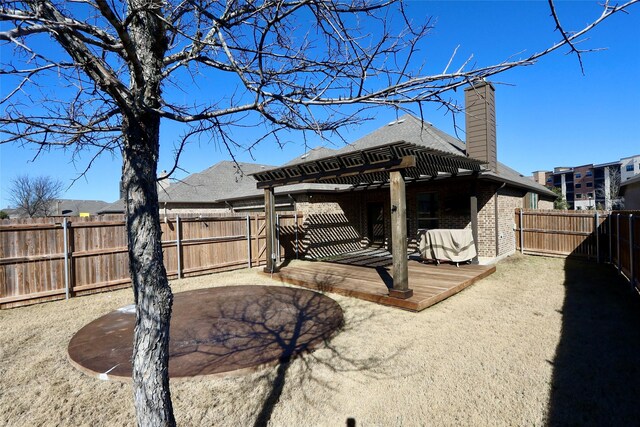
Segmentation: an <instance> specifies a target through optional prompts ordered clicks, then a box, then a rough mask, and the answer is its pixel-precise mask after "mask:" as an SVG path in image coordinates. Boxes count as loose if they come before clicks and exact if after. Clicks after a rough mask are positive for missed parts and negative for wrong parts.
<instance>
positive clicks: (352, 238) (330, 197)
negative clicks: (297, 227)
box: [296, 193, 362, 258]
mask: <svg viewBox="0 0 640 427" xmlns="http://www.w3.org/2000/svg"><path fill="white" fill-rule="evenodd" d="M358 199H359V195H358V194H357V193H356V194H354V193H335V194H312V195H308V194H305V195H298V196H296V210H298V211H300V212H302V214H303V215H304V225H303V229H304V237H303V239H302V242H303V250H304V253H305V257H306V258H322V257H329V256H332V255H337V254H341V253H345V252H351V251H354V250H358V249H360V248H361V247H362V244H361V242H362V232H361V219H360V215H361V213H360V206H359V205H360V203H359V201H358Z"/></svg>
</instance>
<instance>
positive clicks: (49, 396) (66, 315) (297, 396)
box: [0, 256, 640, 426]
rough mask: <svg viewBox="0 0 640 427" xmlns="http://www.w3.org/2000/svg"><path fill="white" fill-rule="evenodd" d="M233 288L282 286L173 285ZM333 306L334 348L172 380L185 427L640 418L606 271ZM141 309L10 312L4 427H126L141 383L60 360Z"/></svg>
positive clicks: (59, 305) (503, 266)
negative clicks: (403, 302)
mask: <svg viewBox="0 0 640 427" xmlns="http://www.w3.org/2000/svg"><path fill="white" fill-rule="evenodd" d="M227 284H274V283H273V282H271V281H270V280H269V278H268V277H265V276H262V275H259V274H258V273H257V271H255V270H253V271H248V270H244V271H238V272H230V273H222V274H216V275H211V276H202V277H198V278H193V279H185V280H181V281H175V282H173V284H172V285H173V288H174V291H175V292H181V291H186V290H190V289H196V288H200V287H207V286H223V285H227ZM331 296H332V298H334V299H336V300H337V301H338V302H339V303H340V304H341V306H342V307H343V309H344V312H345V327H344V329H343V330H342V331H341V332H340V333H339V334H338V335H337V336H336V337H335V338H334V339H333V340H332V341H331V342H330V343H329V345H328V346H327V347H326V348H323V349H320V350H318V351H316V352H314V353H312V354H309V355H306V356H305V357H303V358H299V359H296V360H294V361H293V362H291V363H290V364H289V365H287V366H280V367H269V368H265V369H262V370H260V371H257V372H254V373H251V374H247V375H242V376H235V377H234V376H231V377H226V378H200V379H193V380H191V381H182V382H177V383H175V384H172V394H173V402H174V406H175V413H176V417H177V421H178V423H179V424H181V425H185V426H186V425H207V426H208V425H229V426H242V425H252V424H254V423H255V422H256V420H257V419H258V417H260V420H261V421H267V420H268V421H269V422H270V424H271V425H276V426H290V425H326V426H340V425H345V422H346V420H347V419H348V418H353V419H355V421H356V425H358V426H367V425H407V426H413V425H460V424H463V425H541V424H544V423H545V422H549V423H551V424H565V423H569V424H592V423H593V424H599V423H600V422H604V421H606V420H611V421H613V424H617V425H622V424H626V425H629V424H630V423H631V422H637V420H638V419H640V418H638V416H639V412H640V411H639V408H640V405H638V404H637V403H636V402H637V396H638V395H639V394H638V391H639V388H640V373H639V369H640V368H639V367H638V363H637V361H638V355H640V336H639V335H638V334H639V332H638V331H640V327H639V326H640V320H639V319H640V317H639V313H640V309H639V308H638V304H637V301H634V300H633V298H631V294H630V293H627V292H626V291H625V290H624V284H623V283H622V282H620V281H619V280H618V279H616V277H615V273H614V272H613V270H611V268H610V267H607V266H595V265H588V264H582V263H574V262H571V261H570V262H567V263H565V261H564V260H559V259H546V258H539V257H521V256H516V257H513V258H511V259H507V260H505V261H503V262H501V263H500V264H499V265H498V271H497V272H496V273H495V274H494V275H492V276H490V277H489V278H487V279H484V280H482V281H480V282H479V283H477V284H475V285H474V286H472V287H470V288H468V289H466V290H465V291H463V292H462V293H460V294H458V295H456V296H454V297H452V298H450V299H448V300H445V301H444V302H442V303H440V304H437V305H436V306H433V307H431V308H429V309H427V310H425V311H423V312H421V313H418V314H414V313H407V312H403V311H400V310H397V309H393V308H387V307H383V306H378V305H375V304H372V303H368V302H364V301H359V300H354V299H350V298H344V297H340V296H336V295H331ZM131 302H132V295H131V292H130V291H129V290H123V291H117V292H112V293H105V294H98V295H93V296H88V297H82V298H76V299H72V300H69V301H66V302H53V303H46V304H41V305H36V306H31V307H23V308H18V309H12V310H4V311H1V312H0V325H1V335H0V379H1V380H0V381H1V386H0V424H3V425H4V424H6V425H12V426H22V425H25V426H26V425H73V426H76V425H77V426H80V425H87V426H98V425H131V424H132V423H133V420H134V416H133V405H132V394H131V388H130V387H131V386H130V385H128V384H120V383H114V382H103V381H99V380H96V379H94V378H90V377H88V376H86V375H84V374H82V373H81V372H79V371H77V370H76V369H74V368H73V367H71V365H70V364H69V363H68V362H67V358H66V345H67V343H68V342H69V340H70V338H71V337H72V335H73V334H74V333H75V332H76V331H77V330H78V329H79V328H80V327H82V326H83V325H85V324H86V323H88V322H89V321H91V320H93V319H95V318H96V317H99V316H101V315H103V314H106V313H108V312H109V311H111V310H114V309H116V308H118V307H121V306H124V305H126V304H130V303H131ZM559 344H560V346H559ZM603 351H604V352H606V354H607V356H606V357H600V355H601V354H602V352H603ZM634 369H635V370H634ZM276 399H277V403H275V404H273V402H274V401H275V400H276ZM259 414H260V415H259Z"/></svg>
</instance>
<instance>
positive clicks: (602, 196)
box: [533, 155, 640, 210]
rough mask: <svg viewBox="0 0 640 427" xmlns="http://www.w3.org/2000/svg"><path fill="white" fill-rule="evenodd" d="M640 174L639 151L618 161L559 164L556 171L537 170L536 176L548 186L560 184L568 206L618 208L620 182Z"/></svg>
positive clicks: (557, 186)
mask: <svg viewBox="0 0 640 427" xmlns="http://www.w3.org/2000/svg"><path fill="white" fill-rule="evenodd" d="M638 174H640V155H636V156H630V157H624V158H622V159H620V160H619V161H615V162H609V163H601V164H597V165H594V164H586V165H581V166H571V167H569V166H559V167H556V168H554V169H553V171H535V172H533V180H534V181H536V182H537V183H539V184H542V185H545V186H547V187H548V188H553V187H556V188H560V189H561V190H562V195H563V196H564V197H565V199H566V200H567V204H568V205H569V209H575V210H584V209H597V208H599V209H606V210H610V209H615V208H617V207H618V206H619V202H620V200H619V197H618V192H619V188H620V184H621V183H623V182H625V181H626V180H628V179H629V178H632V177H634V176H636V175H638Z"/></svg>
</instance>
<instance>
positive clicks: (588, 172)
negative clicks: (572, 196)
mask: <svg viewBox="0 0 640 427" xmlns="http://www.w3.org/2000/svg"><path fill="white" fill-rule="evenodd" d="M584 176H593V172H591V171H587V173H586V174H584Z"/></svg>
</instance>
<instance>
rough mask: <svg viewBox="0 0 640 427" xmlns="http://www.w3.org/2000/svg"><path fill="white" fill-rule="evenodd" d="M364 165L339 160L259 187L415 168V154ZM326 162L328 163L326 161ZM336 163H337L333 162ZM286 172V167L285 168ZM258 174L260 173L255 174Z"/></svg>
mask: <svg viewBox="0 0 640 427" xmlns="http://www.w3.org/2000/svg"><path fill="white" fill-rule="evenodd" d="M366 160H367V161H366V162H365V163H363V164H362V165H358V166H348V165H345V163H344V162H338V163H339V165H340V166H339V167H338V168H336V169H331V170H328V171H327V170H323V171H321V172H316V173H312V174H300V175H298V176H293V177H292V176H283V177H282V178H279V179H274V180H271V181H264V182H258V188H267V187H271V188H273V187H278V186H283V185H291V184H300V183H303V182H320V183H321V182H323V181H332V180H343V179H345V178H349V177H355V176H358V175H364V174H372V173H382V172H391V171H395V170H399V169H406V168H413V167H415V166H416V158H415V156H404V157H401V158H392V159H390V160H386V161H381V162H376V163H370V161H369V159H366ZM325 163H327V162H326V161H325ZM332 164H335V163H332ZM283 170H284V171H285V174H286V168H283ZM255 175H256V176H257V175H258V174H255Z"/></svg>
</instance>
